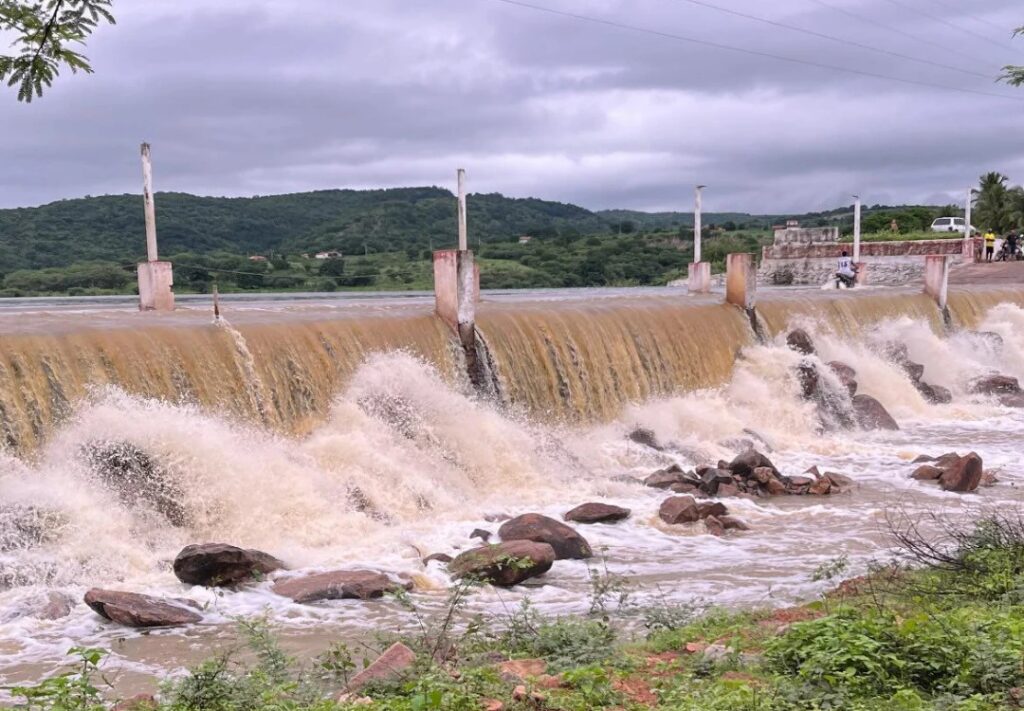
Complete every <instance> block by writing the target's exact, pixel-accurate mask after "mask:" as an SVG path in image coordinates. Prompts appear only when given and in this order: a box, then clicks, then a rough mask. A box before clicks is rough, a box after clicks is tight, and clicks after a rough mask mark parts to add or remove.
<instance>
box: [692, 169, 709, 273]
mask: <svg viewBox="0 0 1024 711" xmlns="http://www.w3.org/2000/svg"><path fill="white" fill-rule="evenodd" d="M706 187H707V186H706V185H698V186H697V187H696V188H695V189H694V191H693V261H694V262H700V233H701V227H702V225H701V209H702V205H701V198H702V197H703V193H704V188H706Z"/></svg>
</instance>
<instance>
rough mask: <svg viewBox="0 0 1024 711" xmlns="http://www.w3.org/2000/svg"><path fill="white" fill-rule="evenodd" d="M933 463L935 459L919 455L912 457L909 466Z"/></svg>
mask: <svg viewBox="0 0 1024 711" xmlns="http://www.w3.org/2000/svg"><path fill="white" fill-rule="evenodd" d="M934 461H935V457H932V456H929V455H927V454H919V455H917V456H916V457H914V461H912V462H911V464H925V463H927V462H934Z"/></svg>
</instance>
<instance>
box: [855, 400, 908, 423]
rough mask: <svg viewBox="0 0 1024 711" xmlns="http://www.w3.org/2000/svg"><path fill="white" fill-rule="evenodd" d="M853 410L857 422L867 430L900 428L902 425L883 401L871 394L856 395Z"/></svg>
mask: <svg viewBox="0 0 1024 711" xmlns="http://www.w3.org/2000/svg"><path fill="white" fill-rule="evenodd" d="M853 411H854V413H855V414H856V416H857V424H858V425H860V427H861V428H862V429H865V430H898V429H899V428H900V426H899V425H898V424H896V420H894V419H893V418H892V415H890V414H889V411H888V410H886V409H885V407H884V406H883V405H882V403H880V402H878V400H876V399H875V398H873V397H871V396H870V395H854V396H853Z"/></svg>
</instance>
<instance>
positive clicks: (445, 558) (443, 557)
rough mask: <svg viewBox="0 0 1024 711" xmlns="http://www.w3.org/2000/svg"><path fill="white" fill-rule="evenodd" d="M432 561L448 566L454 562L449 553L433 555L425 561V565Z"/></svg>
mask: <svg viewBox="0 0 1024 711" xmlns="http://www.w3.org/2000/svg"><path fill="white" fill-rule="evenodd" d="M432 560H436V561H437V562H438V563H443V564H445V565H447V564H448V563H451V562H452V557H451V556H450V555H448V554H447V553H431V554H430V555H428V556H427V557H426V558H424V559H423V565H426V564H427V563H429V562H430V561H432Z"/></svg>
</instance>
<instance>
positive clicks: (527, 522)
mask: <svg viewBox="0 0 1024 711" xmlns="http://www.w3.org/2000/svg"><path fill="white" fill-rule="evenodd" d="M498 535H499V536H501V540H502V541H534V542H535V543H547V544H548V545H549V546H551V547H552V548H554V549H555V557H556V558H557V559H559V560H561V559H563V558H590V557H591V556H592V555H594V552H593V550H591V548H590V544H589V543H587V539H585V538H584V537H583V536H581V535H580V534H579V533H577V532H576V531H575V530H574V529H572V528H570V527H569V526H566V525H565V524H564V523H562V522H560V521H556V520H555V519H553V518H548V517H547V516H542V515H541V514H537V513H528V514H523V515H522V516H516V517H515V518H513V519H511V520H508V521H506V522H505V523H503V524H501V528H499V529H498Z"/></svg>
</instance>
